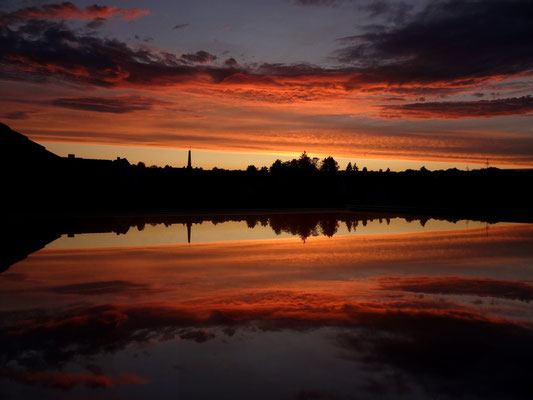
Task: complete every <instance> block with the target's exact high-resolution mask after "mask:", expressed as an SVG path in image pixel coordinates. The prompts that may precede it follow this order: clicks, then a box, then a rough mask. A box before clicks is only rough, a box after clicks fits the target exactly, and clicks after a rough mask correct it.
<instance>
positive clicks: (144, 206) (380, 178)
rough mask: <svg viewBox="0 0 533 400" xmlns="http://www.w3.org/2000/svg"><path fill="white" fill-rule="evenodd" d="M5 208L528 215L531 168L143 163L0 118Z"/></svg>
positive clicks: (301, 161)
mask: <svg viewBox="0 0 533 400" xmlns="http://www.w3.org/2000/svg"><path fill="white" fill-rule="evenodd" d="M0 131H1V133H2V135H1V137H0V139H1V140H0V142H1V143H0V144H2V150H3V157H2V158H0V170H1V171H2V188H3V189H4V190H3V191H2V192H3V200H5V201H4V210H5V212H6V213H8V214H9V213H13V212H15V213H19V214H30V213H35V214H39V213H41V214H42V213H52V214H58V213H71V214H74V213H101V212H108V213H117V212H167V211H183V210H215V209H278V208H332V207H351V208H357V209H366V210H367V209H376V210H386V209H394V210H395V211H401V210H404V211H409V212H423V213H427V212H431V213H435V212H439V213H441V215H442V214H447V215H454V214H457V215H459V214H460V215H465V214H468V215H472V213H474V214H476V215H474V216H479V217H483V218H488V217H491V218H492V217H501V218H513V219H516V218H523V217H524V216H531V215H532V213H531V206H530V204H531V203H532V201H531V200H532V199H531V195H530V194H529V192H530V190H529V188H530V186H531V182H532V179H531V178H533V172H532V171H531V170H528V171H519V170H499V169H496V168H485V169H480V170H473V171H460V170H457V169H449V170H446V171H428V170H427V169H425V168H421V169H420V170H416V171H414V170H407V171H404V172H392V171H390V170H387V171H367V170H366V168H363V169H361V170H360V169H359V168H358V167H357V165H355V164H349V165H348V167H347V168H346V169H345V170H342V171H340V170H339V165H338V163H337V162H336V160H335V159H334V158H333V157H326V158H324V159H322V160H319V159H317V158H311V157H309V155H308V154H307V153H305V152H304V153H303V154H302V155H301V156H300V157H299V158H295V159H293V160H290V161H285V162H283V161H281V160H276V161H275V162H274V163H273V164H272V165H271V166H270V167H269V168H266V167H262V168H257V167H255V166H250V167H248V168H247V169H246V170H245V171H241V170H237V171H228V170H224V169H219V168H213V169H212V170H202V169H200V168H191V169H188V168H173V167H170V166H165V167H163V168H160V167H146V166H145V165H144V164H143V163H138V164H135V165H132V164H130V163H129V162H128V161H127V160H126V159H120V158H119V159H117V160H114V161H110V160H88V159H82V158H76V157H73V156H69V157H67V158H63V157H58V156H57V155H55V154H53V153H50V152H48V151H47V150H46V149H44V148H43V147H42V146H40V145H38V144H36V143H34V142H32V141H31V140H29V139H28V138H27V137H25V136H23V135H20V134H19V133H17V132H15V131H13V130H11V129H9V127H7V126H6V125H2V124H0Z"/></svg>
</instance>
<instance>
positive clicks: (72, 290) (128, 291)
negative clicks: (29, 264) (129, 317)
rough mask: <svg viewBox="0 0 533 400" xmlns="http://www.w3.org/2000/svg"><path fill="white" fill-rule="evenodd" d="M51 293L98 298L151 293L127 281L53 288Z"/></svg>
mask: <svg viewBox="0 0 533 400" xmlns="http://www.w3.org/2000/svg"><path fill="white" fill-rule="evenodd" d="M51 290H52V291H54V292H56V293H59V294H76V295H82V296H100V295H105V294H113V295H119V296H120V295H127V296H138V295H142V294H147V293H151V288H150V286H149V285H146V284H143V283H133V282H128V281H98V282H87V283H78V284H71V285H62V286H55V287H53V288H51Z"/></svg>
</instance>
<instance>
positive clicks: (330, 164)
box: [320, 156, 339, 174]
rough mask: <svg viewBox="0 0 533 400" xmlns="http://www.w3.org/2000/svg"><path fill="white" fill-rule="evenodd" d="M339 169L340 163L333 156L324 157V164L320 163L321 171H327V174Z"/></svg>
mask: <svg viewBox="0 0 533 400" xmlns="http://www.w3.org/2000/svg"><path fill="white" fill-rule="evenodd" d="M338 170H339V164H338V163H337V161H335V159H334V158H333V157H331V156H329V157H326V158H324V159H323V160H322V164H320V171H322V172H325V173H327V174H334V173H335V172H337V171H338Z"/></svg>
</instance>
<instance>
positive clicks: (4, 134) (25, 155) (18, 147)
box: [0, 122, 60, 165]
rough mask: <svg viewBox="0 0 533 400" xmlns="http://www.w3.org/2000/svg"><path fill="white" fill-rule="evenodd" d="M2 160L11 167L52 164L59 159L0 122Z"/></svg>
mask: <svg viewBox="0 0 533 400" xmlns="http://www.w3.org/2000/svg"><path fill="white" fill-rule="evenodd" d="M0 147H1V148H2V160H3V162H7V163H9V164H11V165H13V164H14V165H17V164H28V163H29V164H38V163H40V162H54V161H57V160H58V159H60V157H59V156H58V155H56V154H54V153H52V152H50V151H48V150H46V148H45V147H44V146H41V145H40V144H38V143H35V142H33V141H32V140H30V139H28V137H26V136H24V135H22V134H20V133H18V132H15V131H14V130H12V129H11V128H10V127H9V126H7V125H5V124H3V123H1V122H0Z"/></svg>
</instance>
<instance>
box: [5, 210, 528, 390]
mask: <svg viewBox="0 0 533 400" xmlns="http://www.w3.org/2000/svg"><path fill="white" fill-rule="evenodd" d="M19 242H20V243H19ZM43 246H44V247H43ZM2 251H3V252H4V256H3V257H4V258H3V259H4V261H5V260H13V261H10V262H7V263H8V264H9V265H4V266H3V269H4V271H3V272H2V273H0V288H1V290H0V314H1V315H0V397H1V398H2V399H11V398H13V399H19V398H40V399H67V398H68V399H78V398H79V399H92V398H105V399H108V398H110V399H111V398H112V399H145V398H154V399H156V398H157V399H167V398H168V399H170V398H171V399H213V398H216V399H240V398H246V399H374V398H380V399H426V398H427V399H434V398H453V399H456V398H465V399H470V398H473V399H474V398H480V399H486V398H497V399H509V398H532V396H533V368H532V360H533V324H532V322H533V307H532V305H531V300H533V225H532V224H511V223H501V222H500V223H491V224H488V223H485V222H479V221H478V222H476V221H466V220H453V221H451V220H449V221H447V220H436V219H431V218H415V217H405V216H394V215H377V214H374V215H368V214H356V213H347V212H342V213H302V214H283V213H278V214H270V215H259V214H249V215H228V216H222V215H216V216H168V217H165V216H158V217H150V216H148V217H136V218H129V219H128V218H125V219H124V218H123V219H121V218H114V219H109V218H107V219H105V218H102V219H91V220H79V221H76V222H72V221H68V222H65V221H62V222H61V221H56V222H54V223H53V224H52V223H50V222H47V223H43V222H40V223H39V226H38V227H36V228H35V229H29V228H28V229H25V230H24V234H21V235H19V236H17V235H14V239H13V238H12V242H10V245H9V246H6V248H4V249H3V250H2ZM6 254H7V256H6Z"/></svg>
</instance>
